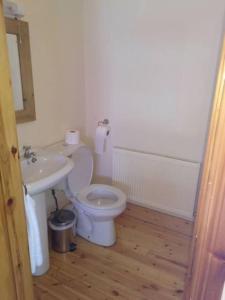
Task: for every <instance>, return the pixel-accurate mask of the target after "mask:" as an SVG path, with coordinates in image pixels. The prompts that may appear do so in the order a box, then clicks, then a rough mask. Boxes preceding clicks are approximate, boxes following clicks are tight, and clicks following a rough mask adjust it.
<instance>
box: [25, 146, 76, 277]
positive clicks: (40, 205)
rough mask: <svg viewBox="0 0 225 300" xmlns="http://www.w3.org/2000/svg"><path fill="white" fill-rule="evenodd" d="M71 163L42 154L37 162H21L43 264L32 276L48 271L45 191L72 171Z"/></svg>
mask: <svg viewBox="0 0 225 300" xmlns="http://www.w3.org/2000/svg"><path fill="white" fill-rule="evenodd" d="M73 166H74V164H73V161H72V160H71V159H69V158H67V157H65V156H63V155H60V154H57V155H56V154H51V153H49V152H46V153H45V152H44V151H43V152H42V153H41V154H40V155H38V154H37V161H36V162H34V163H33V162H31V161H29V160H22V161H21V167H22V175H23V181H24V184H25V185H26V188H27V193H28V194H29V195H30V196H32V198H33V199H34V200H35V214H36V216H37V219H38V226H39V231H40V235H41V249H42V255H43V258H44V260H43V264H42V265H41V266H38V267H37V268H36V271H35V273H34V274H33V275H35V276H39V275H42V274H44V273H46V272H47V271H48V269H49V249H48V225H47V207H46V196H45V191H46V190H48V189H49V188H52V187H53V186H55V185H56V184H57V183H58V182H59V181H61V180H62V179H63V178H64V177H66V176H67V175H68V174H69V172H70V171H71V170H72V168H73Z"/></svg>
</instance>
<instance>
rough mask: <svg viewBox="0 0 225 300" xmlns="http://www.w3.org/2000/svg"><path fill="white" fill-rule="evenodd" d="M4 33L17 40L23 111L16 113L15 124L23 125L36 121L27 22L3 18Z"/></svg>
mask: <svg viewBox="0 0 225 300" xmlns="http://www.w3.org/2000/svg"><path fill="white" fill-rule="evenodd" d="M5 24H6V32H7V33H10V34H15V35H16V36H17V40H18V51H19V60H20V73H21V83H22V93H23V107H24V109H23V110H18V111H16V122H17V123H25V122H30V121H34V120H36V114H35V104H34V88H33V76H32V65H31V51H30V38H29V26H28V23H27V22H24V21H20V20H16V19H9V18H5Z"/></svg>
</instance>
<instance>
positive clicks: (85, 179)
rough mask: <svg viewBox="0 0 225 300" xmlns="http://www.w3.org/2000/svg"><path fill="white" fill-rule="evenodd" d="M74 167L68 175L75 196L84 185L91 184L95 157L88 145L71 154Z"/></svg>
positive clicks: (70, 187)
mask: <svg viewBox="0 0 225 300" xmlns="http://www.w3.org/2000/svg"><path fill="white" fill-rule="evenodd" d="M71 159H72V160H73V162H74V168H73V169H72V171H71V172H70V173H69V175H68V185H69V189H70V191H71V192H72V194H73V195H74V196H76V195H77V193H79V192H80V191H81V190H82V189H83V188H84V187H86V186H88V185H90V183H91V178H92V174H93V157H92V153H91V150H90V149H89V148H88V147H86V146H81V147H80V148H78V149H77V150H76V151H75V152H74V153H73V154H72V156H71Z"/></svg>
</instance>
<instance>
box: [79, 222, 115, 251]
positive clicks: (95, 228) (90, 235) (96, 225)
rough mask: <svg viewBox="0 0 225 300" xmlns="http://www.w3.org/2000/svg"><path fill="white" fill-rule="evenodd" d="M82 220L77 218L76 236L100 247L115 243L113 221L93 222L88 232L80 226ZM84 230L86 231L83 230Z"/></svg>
mask: <svg viewBox="0 0 225 300" xmlns="http://www.w3.org/2000/svg"><path fill="white" fill-rule="evenodd" d="M82 224H83V220H80V219H79V217H78V224H77V234H78V235H79V236H81V237H83V238H84V239H86V240H88V241H90V242H92V243H94V244H97V245H101V246H106V247H109V246H112V245H113V244H114V243H115V242H116V231H115V224H114V220H108V221H93V220H92V222H91V228H90V230H87V228H85V227H83V226H80V225H82ZM85 229H86V230H85Z"/></svg>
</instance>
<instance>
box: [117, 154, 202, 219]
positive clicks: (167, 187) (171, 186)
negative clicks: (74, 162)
mask: <svg viewBox="0 0 225 300" xmlns="http://www.w3.org/2000/svg"><path fill="white" fill-rule="evenodd" d="M199 169H200V164H199V163H195V162H188V161H183V160H180V159H174V158H168V157H163V156H158V155H155V154H146V153H141V152H135V151H130V150H126V149H121V148H114V149H113V185H114V186H116V187H118V188H120V189H121V190H122V191H124V192H125V193H126V195H127V198H128V199H130V201H131V202H134V203H136V204H139V205H141V206H145V207H150V208H153V209H156V210H159V211H163V212H166V213H168V214H171V215H176V216H179V217H183V218H186V219H189V220H192V219H193V210H194V205H195V198H196V192H197V185H198V176H199Z"/></svg>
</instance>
